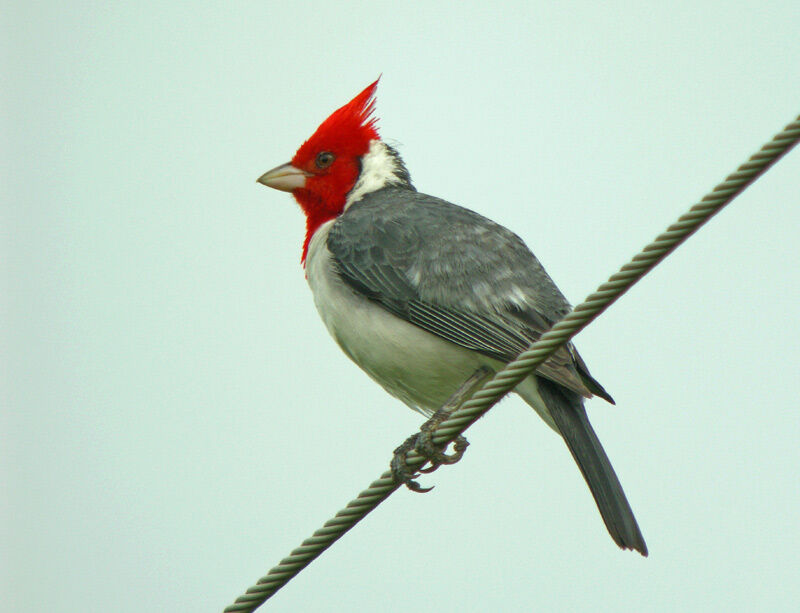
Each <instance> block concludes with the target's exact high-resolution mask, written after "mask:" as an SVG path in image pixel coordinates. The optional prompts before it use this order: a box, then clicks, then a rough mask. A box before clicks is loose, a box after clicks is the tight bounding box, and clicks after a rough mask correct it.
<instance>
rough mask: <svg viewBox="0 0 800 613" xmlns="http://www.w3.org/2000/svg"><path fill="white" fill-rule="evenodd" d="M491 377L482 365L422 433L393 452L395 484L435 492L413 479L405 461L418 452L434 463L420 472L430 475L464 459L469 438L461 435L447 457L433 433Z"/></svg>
mask: <svg viewBox="0 0 800 613" xmlns="http://www.w3.org/2000/svg"><path fill="white" fill-rule="evenodd" d="M490 375H491V371H490V370H489V369H488V368H486V367H485V366H481V367H480V368H479V369H478V370H476V371H475V372H474V373H472V375H471V376H470V377H469V378H468V379H467V380H466V381H464V383H462V384H461V386H460V387H459V388H458V389H457V390H456V391H455V392H454V393H453V395H452V396H450V398H448V399H447V402H445V403H444V404H443V405H442V406H441V407H440V408H439V410H438V411H436V413H434V414H433V415H432V416H431V418H430V419H428V421H426V422H425V423H424V424H422V427H421V428H420V430H419V432H417V433H416V434H413V435H411V436H409V437H408V438H407V439H406V440H405V442H404V443H403V444H402V445H400V446H399V447H398V448H397V449H395V450H394V456H393V457H392V462H391V469H392V475H393V476H394V478H395V481H398V482H401V483H405V484H406V487H408V489H410V490H413V491H415V492H429V491H431V490H432V489H433V488H432V487H428V488H424V487H422V486H421V485H420V484H419V483H417V482H416V481H414V477H416V476H417V475H416V474H413V473H411V472H410V471H409V470H408V464H407V462H406V458H407V456H408V453H409V452H410V451H412V450H413V451H416V452H417V453H419V454H420V455H421V456H422V457H423V458H425V459H426V460H428V462H430V464H431V465H430V466H429V467H428V468H424V469H420V472H421V473H431V472H433V471H434V470H436V469H437V468H439V467H440V466H441V465H442V464H455V463H456V462H458V461H459V460H460V459H461V457H462V456H463V455H464V452H465V451H466V449H467V447H468V446H469V443H468V442H467V439H466V438H464V437H463V436H460V435H459V436H458V437H457V438H456V439H455V440H454V441H453V453H451V454H447V453H445V452H444V449H440V448H438V447H437V446H436V445H434V444H433V431H434V430H436V428H437V427H439V425H440V424H441V423H443V422H444V421H446V420H447V418H448V417H450V415H452V414H453V412H454V411H455V410H456V409H457V408H458V407H460V406H461V405H462V404H463V403H464V401H465V400H466V399H467V398H469V397H470V396H471V395H472V393H473V392H474V391H475V389H476V388H477V387H478V386H479V385H481V384H482V383H483V382H484V381H485V380H486V379H487V378H488V377H489V376H490ZM445 448H446V447H445Z"/></svg>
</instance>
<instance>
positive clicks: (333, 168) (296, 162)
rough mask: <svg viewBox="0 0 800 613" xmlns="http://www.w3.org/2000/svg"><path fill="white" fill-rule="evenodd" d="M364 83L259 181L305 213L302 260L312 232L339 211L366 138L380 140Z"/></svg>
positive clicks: (364, 150)
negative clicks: (286, 161) (289, 196)
mask: <svg viewBox="0 0 800 613" xmlns="http://www.w3.org/2000/svg"><path fill="white" fill-rule="evenodd" d="M377 87H378V81H377V80H376V81H375V82H374V83H372V84H371V85H369V86H368V87H367V88H366V89H364V91H362V92H361V93H360V94H358V95H357V96H356V97H355V98H353V99H352V100H351V101H350V102H348V103H347V104H346V105H344V106H343V107H342V108H340V109H338V110H336V111H334V112H333V113H332V114H331V116H330V117H328V118H327V119H326V120H325V121H323V122H322V124H321V125H320V126H319V127H318V128H317V131H316V132H314V134H313V135H312V136H311V138H309V139H308V140H307V141H306V142H305V143H303V144H302V146H301V147H300V148H299V149H298V150H297V153H295V155H294V157H293V158H292V161H291V162H290V163H289V164H284V165H283V166H279V167H277V168H274V169H273V170H270V171H269V172H267V173H266V174H264V175H263V176H262V177H261V178H260V179H259V182H260V183H263V184H264V185H267V186H269V187H274V188H276V189H280V190H284V191H290V192H292V195H293V196H294V197H295V199H296V200H297V202H298V203H299V204H300V206H301V207H302V208H303V212H305V214H306V240H305V243H304V244H303V260H304V261H305V257H306V253H307V251H308V243H309V241H310V240H311V237H312V236H313V234H314V232H315V231H316V230H317V228H319V226H320V225H321V224H323V223H325V222H326V221H328V220H330V219H333V218H334V217H336V216H337V215H339V214H340V213H341V212H342V211H343V210H344V206H345V201H346V198H347V193H348V192H349V191H350V190H351V189H352V188H353V186H354V185H355V183H356V181H357V180H358V175H359V172H360V170H361V165H360V161H359V160H360V158H361V157H363V156H364V155H365V154H366V153H367V151H368V150H369V144H370V142H371V141H373V140H375V139H378V138H380V137H379V136H378V131H377V130H376V129H375V123H376V121H377V120H376V119H375V118H374V117H372V113H373V111H374V110H375V97H374V96H375V90H376V89H377Z"/></svg>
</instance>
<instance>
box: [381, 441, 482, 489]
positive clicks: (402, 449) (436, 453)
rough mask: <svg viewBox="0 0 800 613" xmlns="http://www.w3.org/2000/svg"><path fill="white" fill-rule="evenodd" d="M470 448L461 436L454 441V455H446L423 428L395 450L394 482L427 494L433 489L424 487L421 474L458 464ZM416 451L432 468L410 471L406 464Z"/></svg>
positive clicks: (393, 464)
mask: <svg viewBox="0 0 800 613" xmlns="http://www.w3.org/2000/svg"><path fill="white" fill-rule="evenodd" d="M468 446H469V442H468V441H467V439H465V438H464V437H463V436H459V437H458V438H457V439H456V440H455V441H453V453H445V452H444V451H443V450H441V449H439V448H438V447H436V446H435V445H434V444H433V441H432V438H431V432H430V430H427V429H426V428H424V427H423V429H422V430H421V431H420V432H417V434H414V435H412V436H409V437H408V438H407V439H406V440H405V442H404V443H403V444H402V445H400V446H399V447H398V448H397V449H395V450H394V456H393V457H392V461H391V464H390V466H391V471H392V476H393V477H394V480H395V481H396V482H398V483H403V484H405V486H406V487H407V488H408V489H410V490H411V491H413V492H419V493H425V492H430V491H431V490H432V489H433V486H431V487H422V486H421V485H420V484H419V482H417V481H416V480H415V479H417V478H418V477H419V476H420V474H430V473H432V472H433V471H435V470H436V469H437V468H439V467H440V466H442V465H450V464H455V463H456V462H458V461H459V460H460V459H461V458H462V457H463V456H464V452H465V451H466V449H467V447H468ZM412 450H413V451H416V452H417V453H418V454H420V455H421V456H422V457H423V458H425V459H426V460H427V461H428V462H430V466H428V467H426V468H419V469H418V471H417V472H411V471H410V470H409V469H408V464H407V462H406V460H407V456H408V453H409V452H410V451H412Z"/></svg>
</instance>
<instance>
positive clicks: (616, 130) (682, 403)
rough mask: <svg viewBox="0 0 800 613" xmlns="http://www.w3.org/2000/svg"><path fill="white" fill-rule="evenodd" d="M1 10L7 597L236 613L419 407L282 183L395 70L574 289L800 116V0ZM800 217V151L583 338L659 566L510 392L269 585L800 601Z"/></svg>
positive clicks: (341, 596) (419, 135) (417, 117)
mask: <svg viewBox="0 0 800 613" xmlns="http://www.w3.org/2000/svg"><path fill="white" fill-rule="evenodd" d="M645 4H646V5H647V6H645ZM0 20H2V33H1V35H0V49H1V50H2V51H1V52H2V58H3V59H2V77H0V78H2V83H0V91H1V92H2V135H1V137H0V138H1V139H2V140H1V141H0V142H2V156H3V158H2V164H0V168H1V169H2V170H0V172H2V176H1V177H0V201H1V202H2V209H1V211H2V212H1V213H0V214H2V219H0V232H2V256H1V257H2V259H1V260H0V266H2V283H3V286H2V303H0V307H1V308H2V331H1V332H0V333H1V334H2V338H1V339H0V341H1V342H2V345H1V347H2V349H0V351H2V378H3V380H2V396H0V402H1V403H2V411H0V420H1V421H0V428H1V430H0V433H1V436H2V439H1V440H0V462H1V464H0V466H1V467H2V473H1V474H0V477H1V481H2V490H1V491H2V501H1V504H2V506H1V507H0V514H1V517H2V533H1V534H2V535H1V537H0V539H1V540H0V551H2V554H0V555H1V557H0V564H2V566H3V568H2V585H1V586H0V591H1V592H2V594H0V601H1V602H2V603H3V604H2V605H1V606H0V608H2V609H3V610H5V611H22V610H25V611H31V612H39V611H43V612H78V611H80V612H81V613H85V612H94V611H111V610H113V611H115V612H117V613H127V612H140V611H198V612H200V611H221V610H222V609H223V608H224V607H225V606H226V605H228V604H230V603H231V602H232V601H233V600H234V599H235V598H236V597H237V596H238V595H239V594H240V593H242V592H243V591H244V590H245V588H247V587H248V586H249V585H251V584H252V583H254V582H255V580H256V579H257V578H258V577H260V576H262V575H263V574H264V573H266V571H267V570H268V569H269V568H270V567H272V566H273V565H274V564H276V563H277V562H278V561H279V560H280V559H281V558H282V557H284V556H285V555H288V553H289V551H290V550H291V549H292V548H294V547H295V546H297V545H299V543H300V542H301V541H302V540H303V539H304V538H306V537H307V536H309V535H310V534H311V533H312V532H313V531H314V530H315V529H316V528H318V527H319V526H320V525H321V524H322V523H323V522H324V521H325V520H327V519H328V518H329V517H330V516H331V515H333V514H334V513H335V512H336V511H337V510H338V509H340V508H341V507H342V506H344V504H345V503H347V501H348V500H350V499H351V498H352V497H353V496H355V495H356V494H357V493H358V492H359V491H360V490H361V489H362V488H364V487H366V486H367V485H368V484H369V482H370V481H371V480H372V479H374V478H376V477H377V476H378V475H380V473H382V472H383V471H384V470H385V468H386V467H387V465H388V461H389V458H390V455H391V451H392V449H394V447H395V446H396V445H398V444H399V443H400V442H401V441H403V440H404V439H405V437H406V436H407V435H409V434H411V433H412V432H414V431H415V430H416V428H417V427H418V425H419V418H418V416H417V415H416V414H415V413H413V412H411V411H410V410H408V409H406V408H405V407H404V406H403V405H402V404H401V403H400V402H399V401H397V400H394V399H393V398H391V397H390V396H388V395H387V394H386V393H385V392H384V391H383V390H382V389H381V388H379V387H378V386H377V385H375V384H374V383H372V382H371V381H370V380H369V379H368V378H367V376H366V375H364V374H363V373H361V371H360V370H359V369H358V368H357V367H356V366H354V365H353V364H351V363H350V362H349V360H348V359H347V358H346V357H345V356H344V355H343V354H342V353H341V352H340V350H339V349H338V348H337V347H336V345H335V344H334V342H333V341H332V340H331V338H330V337H329V336H328V334H327V332H326V331H325V329H324V327H323V325H322V323H321V321H320V320H319V318H318V316H317V314H316V311H315V309H314V306H313V303H312V300H311V294H310V291H309V290H308V288H307V286H306V284H305V280H304V277H303V271H302V269H301V268H300V264H299V258H300V245H301V241H302V236H303V219H302V215H301V212H300V210H299V208H298V207H297V206H296V204H295V203H294V202H293V200H292V199H291V198H290V196H288V195H287V194H283V193H279V192H276V191H272V190H268V189H266V188H264V187H262V186H260V185H257V184H256V182H255V180H256V178H257V177H258V176H259V175H260V174H261V173H263V172H264V171H265V170H268V169H270V168H272V167H273V166H275V165H277V164H280V163H283V162H286V161H288V160H289V159H290V158H291V156H292V155H293V153H294V151H295V150H296V148H297V147H298V146H299V145H300V144H301V143H302V142H303V140H304V139H306V138H307V137H308V136H309V135H310V134H311V133H312V132H313V131H314V129H315V128H316V126H317V125H318V124H319V123H320V122H321V121H322V120H323V119H324V118H325V117H326V116H327V115H328V114H329V113H330V112H331V111H332V110H334V109H335V108H337V107H339V106H340V105H342V104H344V103H345V102H347V101H348V100H350V98H351V97H352V96H353V95H355V94H356V93H357V92H359V91H360V90H361V89H362V88H363V87H364V86H366V85H367V84H368V83H370V82H371V81H372V80H374V79H375V78H376V77H377V76H378V75H379V74H381V73H382V74H383V78H382V80H381V84H380V87H379V90H378V104H377V109H378V116H379V117H380V118H381V120H380V130H381V133H382V135H383V136H384V137H385V138H386V139H387V140H390V141H391V142H393V143H396V144H397V145H398V146H399V148H400V151H401V153H402V155H403V156H404V157H405V160H406V162H407V164H408V166H409V168H410V170H411V174H412V178H413V179H414V182H415V184H416V186H417V187H418V188H419V189H420V190H421V191H424V192H427V193H431V194H435V195H437V196H440V197H444V198H446V199H449V200H451V201H453V202H457V203H459V204H462V205H464V206H467V207H470V208H473V209H475V210H477V211H479V212H481V213H483V214H484V215H487V216H489V217H491V218H493V219H495V220H497V221H499V222H501V223H503V224H505V225H507V226H509V227H511V228H512V229H513V230H514V231H515V232H517V233H518V234H520V235H521V236H522V237H523V238H524V239H525V240H526V241H527V243H528V244H529V245H530V247H531V248H532V249H533V251H534V252H535V253H536V254H537V255H538V256H539V258H540V259H541V260H542V261H543V263H544V264H545V265H546V266H547V268H548V270H549V271H550V273H551V275H552V276H553V277H554V278H555V279H556V281H557V282H558V283H559V285H560V287H561V289H562V290H563V291H564V293H565V294H566V295H567V296H568V297H569V298H570V299H571V300H572V302H573V303H578V302H580V301H581V300H582V299H583V298H584V297H585V296H586V295H587V294H588V293H589V292H591V291H593V290H594V288H595V287H596V286H597V285H598V284H599V283H601V282H602V281H604V280H605V279H606V278H607V277H608V275H609V274H611V273H612V272H614V271H615V270H616V269H617V268H618V267H619V265H621V264H622V263H624V262H625V261H627V260H628V259H629V258H630V257H631V256H632V255H633V254H634V253H635V252H636V251H637V250H638V249H639V248H641V247H642V246H643V245H644V244H646V243H647V242H648V241H649V240H650V239H651V238H652V237H654V236H655V235H656V234H657V233H659V232H661V231H662V230H663V229H664V228H665V227H666V225H668V224H669V223H671V222H672V221H673V220H674V219H675V218H676V217H677V216H678V215H679V214H680V213H682V212H683V211H684V210H685V209H686V208H687V207H688V206H689V205H690V204H692V203H693V202H695V201H696V200H697V199H699V198H700V197H701V196H702V195H703V194H704V193H706V192H707V191H708V190H709V189H710V188H712V187H713V186H714V185H715V184H716V183H717V182H719V181H721V180H722V179H723V178H724V177H725V175H726V174H727V173H729V172H731V171H732V170H733V169H734V168H735V167H736V166H737V165H738V164H740V163H741V162H743V161H744V160H745V159H747V157H748V156H749V155H750V154H752V153H753V152H755V151H756V150H757V149H758V148H759V147H760V146H761V145H762V144H763V143H764V142H765V141H767V140H768V139H770V138H772V136H773V135H774V134H775V133H776V132H778V131H779V130H780V129H782V128H783V127H784V126H785V125H786V124H787V123H789V122H790V121H791V120H792V119H794V117H796V116H797V114H798V113H799V112H800V76H799V75H800V68H798V67H800V42H798V40H799V39H798V24H800V3H798V2H797V1H796V0H790V1H786V2H768V3H764V2H748V3H744V2H696V1H693V2H685V3H635V2H607V3H594V2H585V3H563V2H560V3H548V4H543V3H528V2H525V3H516V4H514V3H505V4H496V3H488V2H487V3H470V2H467V3H452V4H444V3H441V4H437V5H433V4H432V3H429V2H423V3H414V2H411V3H398V2H369V3H346V2H345V3H339V2H314V3H302V2H273V1H270V0H267V1H263V0H262V1H261V2H228V3H182V2H181V3H164V2H135V3H133V2H131V3H107V2H69V3H65V2H57V3H56V2H15V3H5V6H4V7H3V8H2V10H0ZM798 228H800V151H794V152H793V153H791V154H790V155H789V156H788V157H786V158H785V159H784V160H783V161H781V162H780V163H779V164H778V165H777V166H776V167H775V168H773V169H772V170H770V171H769V172H768V173H767V174H766V175H765V176H764V177H763V178H762V179H761V180H759V182H758V183H757V184H756V185H754V186H753V187H752V188H751V189H749V190H748V191H747V192H746V193H745V194H744V195H743V196H742V197H740V198H739V199H738V200H736V201H734V203H733V204H732V205H731V206H730V207H729V208H728V209H727V210H725V211H724V212H723V213H722V214H721V215H720V216H719V217H717V218H716V219H714V220H712V222H711V223H710V224H709V225H708V226H707V227H706V228H704V229H703V230H701V231H700V233H698V234H697V235H696V236H695V237H694V238H692V239H690V241H689V242H688V243H687V244H686V245H685V246H684V247H682V248H681V249H680V250H679V251H678V253H677V254H675V255H674V256H673V257H671V258H670V259H669V260H667V261H666V262H665V263H664V264H663V265H662V266H661V267H659V268H658V269H657V270H656V271H655V272H654V273H653V274H652V275H650V276H649V277H648V278H647V279H646V280H644V281H643V282H642V283H641V284H640V285H639V286H637V287H636V288H635V289H634V290H633V291H632V292H630V294H628V295H627V296H625V297H624V298H623V299H622V300H621V301H620V302H619V303H617V304H616V305H615V306H614V307H612V309H611V310H610V311H609V312H608V313H606V314H605V315H603V316H602V318H601V319H599V320H598V321H596V322H595V323H594V324H593V325H591V326H590V327H589V328H588V329H587V330H586V331H585V332H583V333H582V334H581V335H580V336H579V337H578V338H577V345H578V347H579V348H580V350H581V352H582V354H583V356H584V358H585V359H586V361H587V362H588V363H589V365H590V366H591V369H592V372H593V374H594V375H595V376H596V377H597V378H598V379H599V380H600V381H601V382H602V383H603V384H604V385H605V386H606V388H607V389H608V390H609V391H610V392H611V393H612V394H613V396H614V397H615V399H616V401H617V406H616V407H611V406H609V405H607V404H605V403H603V402H602V401H593V402H591V403H590V405H589V411H590V415H591V417H592V421H593V423H594V424H595V427H596V429H597V431H598V434H599V436H600V438H601V440H602V441H603V442H604V444H605V447H606V450H607V451H608V454H609V456H610V457H611V459H612V462H613V464H614V466H615V467H616V469H617V472H618V473H619V475H620V478H621V480H622V482H623V484H624V486H625V490H626V492H627V494H628V497H629V498H630V501H631V504H632V506H633V509H634V511H635V512H636V516H637V518H638V520H639V523H640V525H641V528H642V531H643V533H644V535H645V538H646V540H647V543H648V545H649V547H650V552H651V553H650V557H649V558H648V559H643V558H641V557H640V556H638V555H636V554H634V553H630V552H622V551H620V550H618V549H617V547H616V546H615V545H614V544H613V542H612V540H611V538H610V537H609V535H608V534H607V532H606V530H605V528H604V526H603V523H602V521H601V519H600V516H599V514H598V512H597V509H596V507H595V504H594V502H593V500H592V498H591V495H590V494H589V491H588V488H587V487H586V485H585V484H584V482H583V479H582V478H581V475H580V473H579V471H578V469H577V467H576V465H575V464H574V462H573V460H572V458H571V457H570V454H569V452H568V451H567V449H566V447H565V446H564V444H563V443H562V442H561V440H559V439H558V437H557V436H555V435H554V433H553V432H552V431H550V430H549V429H548V428H547V427H546V426H545V425H544V424H543V423H542V422H541V421H540V420H539V418H538V417H537V416H536V415H535V414H534V413H533V412H532V411H531V410H530V409H528V408H527V407H526V405H524V403H522V401H521V400H519V399H517V398H512V399H509V400H506V401H504V402H503V403H502V404H501V405H499V406H498V407H495V409H494V410H493V411H492V412H491V413H490V414H489V415H488V416H487V417H486V418H485V419H483V420H482V421H481V422H480V423H478V424H477V425H476V426H475V427H473V428H472V429H471V430H470V431H469V432H468V438H469V439H470V441H471V443H472V446H471V447H470V449H469V451H468V453H467V455H466V457H465V459H464V460H463V461H462V462H461V463H460V464H459V465H457V466H454V467H451V468H447V469H443V470H441V471H440V472H438V473H436V474H435V475H432V476H428V477H425V479H424V483H425V484H435V485H436V488H435V489H434V491H433V492H432V493H430V494H428V495H424V496H421V495H417V494H412V493H411V492H408V491H400V492H397V493H396V494H395V495H394V496H392V497H391V498H390V500H389V501H388V502H387V503H385V504H384V505H382V506H381V507H379V508H378V510H377V511H375V512H374V513H373V514H372V515H370V516H369V517H368V518H367V519H366V520H365V521H364V522H363V523H362V524H361V525H359V526H357V527H356V528H355V529H354V530H353V531H352V532H351V533H350V534H348V535H347V536H345V537H344V538H343V539H342V540H341V541H339V542H338V543H337V544H336V545H334V546H333V548H332V549H330V550H329V551H328V552H327V553H325V554H323V556H322V557H321V558H319V559H318V560H317V561H315V562H314V563H313V564H312V565H311V566H310V567H309V568H307V569H306V570H305V571H304V572H303V573H301V574H300V576H298V577H297V578H296V579H295V580H293V581H292V582H290V583H289V584H288V585H287V586H286V587H284V588H283V589H282V590H281V591H280V592H279V593H278V594H277V595H276V596H275V597H274V598H273V599H272V600H271V601H270V602H269V603H268V604H267V605H265V606H264V607H263V609H262V610H264V611H274V612H289V611H303V612H315V611H387V612H401V611H402V612H407V611H409V610H415V611H443V610H450V611H465V612H467V611H528V610H537V611H565V610H569V611H676V610H681V611H722V610H725V611H729V610H734V611H735V610H770V611H787V610H792V609H793V608H794V607H796V606H797V602H798V601H800V581H799V580H798V577H799V576H800V570H799V569H800V558H799V556H800V554H798V551H799V550H800V549H799V548H800V519H798V517H800V478H799V476H798V474H799V471H798V465H800V449H798V440H800V418H798V414H800V407H799V406H798V395H797V388H798V381H799V380H800V377H798V360H800V352H799V351H798V346H800V333H798V324H797V316H798V298H800V269H799V267H798V262H799V261H800V248H799V247H798V244H797V235H798Z"/></svg>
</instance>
